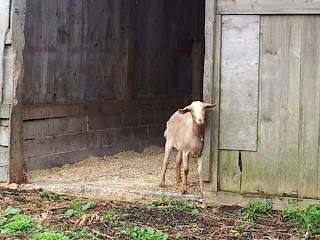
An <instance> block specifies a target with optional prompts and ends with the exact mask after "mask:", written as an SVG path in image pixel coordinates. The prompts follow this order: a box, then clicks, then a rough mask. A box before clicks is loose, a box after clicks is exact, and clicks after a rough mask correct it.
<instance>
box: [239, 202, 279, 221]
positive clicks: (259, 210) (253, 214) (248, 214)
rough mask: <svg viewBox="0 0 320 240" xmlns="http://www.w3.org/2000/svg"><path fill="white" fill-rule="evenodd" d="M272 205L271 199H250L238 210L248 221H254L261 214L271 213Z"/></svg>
mask: <svg viewBox="0 0 320 240" xmlns="http://www.w3.org/2000/svg"><path fill="white" fill-rule="evenodd" d="M272 207H273V202H272V200H267V201H266V202H260V201H252V202H249V203H248V204H247V205H246V206H245V207H243V208H241V209H240V212H241V214H242V216H243V217H244V218H245V219H246V220H248V221H249V222H256V221H257V220H258V219H259V218H260V216H261V214H271V213H272Z"/></svg>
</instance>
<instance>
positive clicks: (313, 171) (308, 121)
mask: <svg viewBox="0 0 320 240" xmlns="http://www.w3.org/2000/svg"><path fill="white" fill-rule="evenodd" d="M301 27H302V49H301V88H300V137H299V141H300V144H299V186H298V195H299V197H304V198H316V197H319V192H318V190H319V186H318V185H319V114H320V107H319V104H320V81H319V79H320V71H319V65H320V54H319V46H320V40H319V37H320V34H319V31H320V30H319V29H320V21H319V16H304V17H303V19H302V24H301Z"/></svg>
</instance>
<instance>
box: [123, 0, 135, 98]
mask: <svg viewBox="0 0 320 240" xmlns="http://www.w3.org/2000/svg"><path fill="white" fill-rule="evenodd" d="M123 9H124V12H123V14H122V17H121V19H122V21H123V23H122V24H123V25H124V35H125V36H124V53H125V57H124V69H125V71H126V78H125V89H124V92H123V93H122V95H123V96H122V98H123V99H126V100H130V99H132V84H133V82H132V81H133V77H134V34H135V33H134V30H135V17H136V4H135V3H134V2H133V1H131V0H127V1H124V3H123Z"/></svg>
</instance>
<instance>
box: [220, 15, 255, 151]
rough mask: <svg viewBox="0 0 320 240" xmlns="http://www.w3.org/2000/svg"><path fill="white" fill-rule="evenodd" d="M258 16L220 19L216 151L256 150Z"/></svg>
mask: <svg viewBox="0 0 320 240" xmlns="http://www.w3.org/2000/svg"><path fill="white" fill-rule="evenodd" d="M259 27H260V16H255V15H253V16H248V15H240V16H228V15H227V16H222V39H221V41H222V48H221V102H220V149H235V150H250V151H256V149H257V112H258V79H259V78H258V72H259V71H258V69H259V65H258V64H259Z"/></svg>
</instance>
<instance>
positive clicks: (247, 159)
mask: <svg viewBox="0 0 320 240" xmlns="http://www.w3.org/2000/svg"><path fill="white" fill-rule="evenodd" d="M240 153H241V166H242V172H241V186H240V188H241V189H240V192H241V193H258V192H259V182H260V176H259V159H258V152H251V151H241V152H240Z"/></svg>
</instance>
